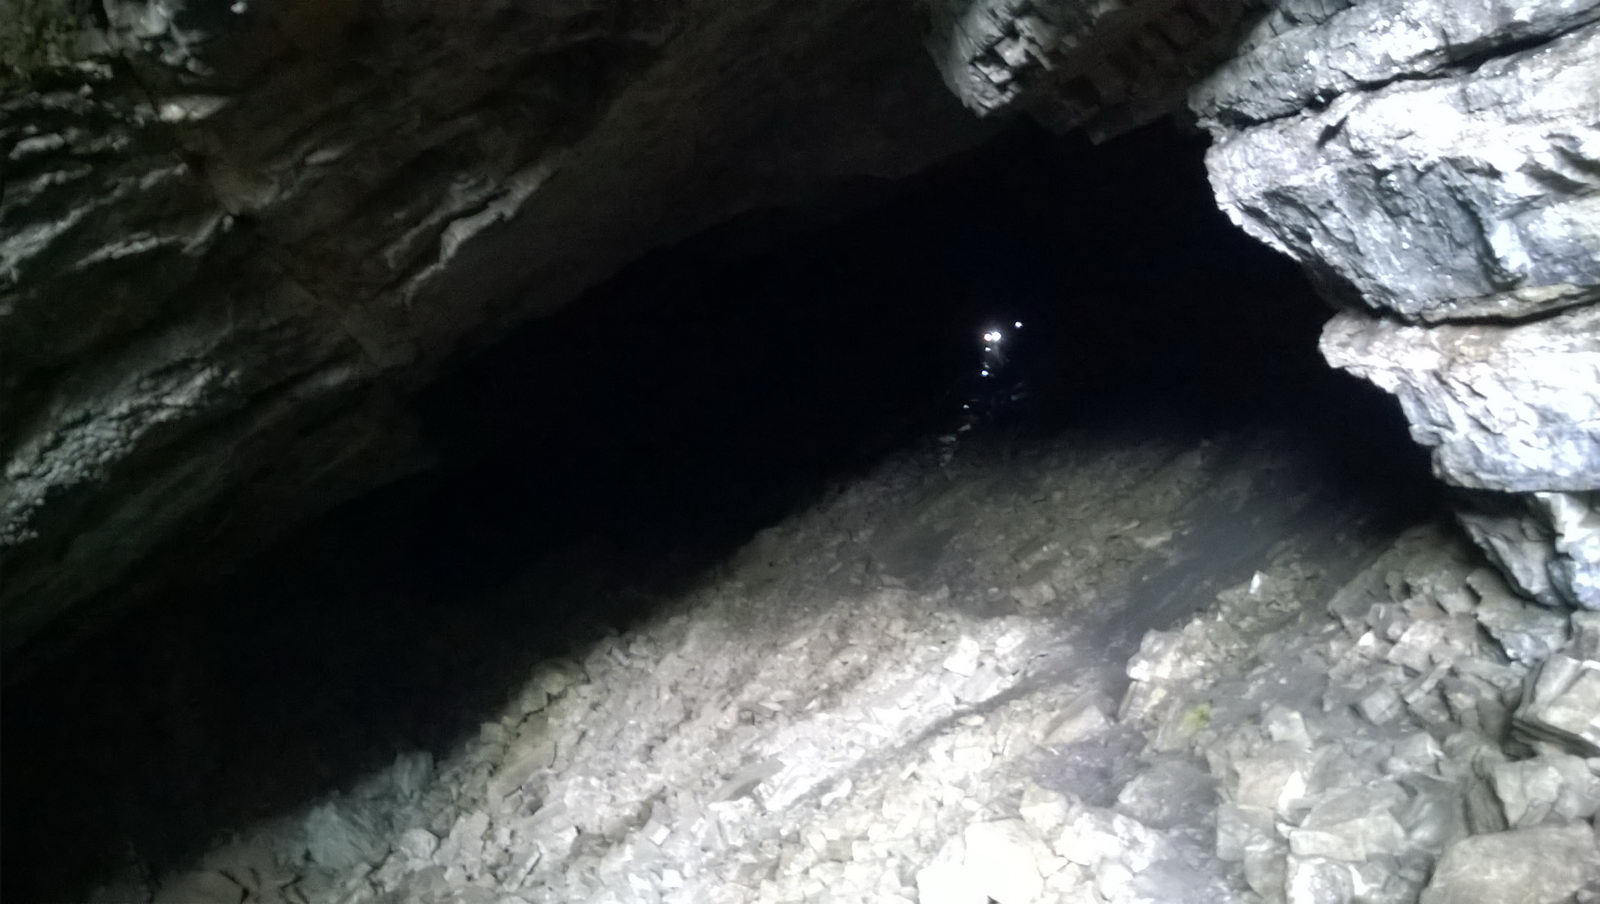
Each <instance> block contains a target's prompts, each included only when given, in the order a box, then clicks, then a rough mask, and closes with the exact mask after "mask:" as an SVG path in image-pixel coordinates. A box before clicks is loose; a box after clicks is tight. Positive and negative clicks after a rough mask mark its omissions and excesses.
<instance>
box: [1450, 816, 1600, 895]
mask: <svg viewBox="0 0 1600 904" xmlns="http://www.w3.org/2000/svg"><path fill="white" fill-rule="evenodd" d="M1596 881H1600V843H1597V841H1596V838H1595V832H1594V829H1593V828H1592V827H1591V826H1589V825H1587V824H1585V823H1581V822H1579V823H1569V824H1567V825H1561V826H1539V827H1537V828H1531V829H1515V830H1512V831H1509V832H1497V833H1495V834H1492V835H1475V836H1473V837H1471V838H1463V839H1461V840H1460V841H1457V842H1455V843H1454V844H1452V845H1451V846H1450V847H1449V848H1448V849H1447V850H1446V851H1445V852H1444V856H1442V857H1440V858H1439V863H1438V866H1437V867H1436V868H1435V870H1434V874H1433V879H1432V881H1430V882H1429V883H1428V887H1427V888H1426V889H1425V890H1424V891H1423V892H1422V900H1421V904H1507V902H1512V901H1515V902H1526V904H1559V902H1562V901H1566V900H1570V899H1571V897H1572V895H1573V894H1575V893H1576V892H1577V891H1578V890H1579V889H1581V888H1583V887H1584V885H1585V884H1587V883H1593V882H1596Z"/></svg>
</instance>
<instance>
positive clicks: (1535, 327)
mask: <svg viewBox="0 0 1600 904" xmlns="http://www.w3.org/2000/svg"><path fill="white" fill-rule="evenodd" d="M1596 59H1600V55H1597V57H1596ZM1597 76H1600V73H1597ZM1597 278H1600V277H1597ZM1322 351H1323V354H1324V355H1325V356H1326V357H1327V359H1328V362H1329V363H1330V364H1332V365H1334V366H1335V367H1340V368H1344V369H1345V370H1349V371H1351V372H1352V373H1354V374H1356V375H1357V376H1360V377H1363V378H1365V379H1367V380H1371V381H1372V382H1374V383H1376V384H1377V385H1378V386H1380V387H1382V388H1383V389H1385V390H1387V391H1388V392H1390V393H1393V394H1394V395H1395V396H1396V397H1397V398H1398V399H1399V400H1400V405H1401V407H1402V408H1403V409H1404V410H1405V413H1406V419H1407V420H1408V421H1410V422H1411V434H1412V437H1413V438H1414V439H1416V440H1417V441H1418V442H1420V443H1422V444H1423V445H1425V446H1427V447H1429V448H1430V449H1431V450H1432V451H1433V465H1434V472H1435V473H1436V474H1438V475H1439V476H1440V477H1442V478H1444V479H1445V480H1447V481H1449V482H1450V483H1453V484H1455V485H1457V486H1463V487H1473V488H1479V489H1489V490H1501V491H1529V492H1532V491H1539V492H1543V491H1550V490H1568V491H1586V490H1592V489H1594V488H1595V486H1594V484H1595V482H1596V481H1597V480H1600V428H1597V427H1596V426H1595V425H1596V424H1597V423H1600V307H1588V308H1579V309H1575V310H1572V311H1568V312H1566V313H1563V314H1560V315H1557V316H1554V317H1550V318H1548V319H1545V320H1541V321H1537V322H1535V323H1527V324H1521V325H1516V326H1505V325H1490V324H1472V325H1443V326H1434V327H1425V326H1401V325H1397V324H1394V323H1391V322H1389V321H1387V320H1382V319H1378V318H1374V317H1369V316H1365V315H1362V314H1357V313H1354V312H1346V313H1343V314H1340V315H1338V316H1337V317H1335V318H1334V319H1333V320H1332V321H1330V322H1329V324H1328V326H1327V327H1326V328H1325V329H1324V331H1323V336H1322Z"/></svg>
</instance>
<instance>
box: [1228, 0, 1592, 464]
mask: <svg viewBox="0 0 1600 904" xmlns="http://www.w3.org/2000/svg"><path fill="white" fill-rule="evenodd" d="M1391 5H1392V4H1376V5H1375V8H1374V9H1373V12H1374V13H1378V14H1379V21H1380V22H1381V23H1382V24H1381V26H1380V27H1381V28H1384V29H1387V27H1388V25H1389V23H1387V22H1386V21H1383V20H1382V14H1381V13H1380V12H1379V10H1381V9H1383V8H1387V7H1390V6H1391ZM1440 5H1446V4H1440ZM1497 5H1498V4H1497ZM1541 5H1543V6H1545V7H1546V8H1549V7H1550V6H1551V5H1550V4H1532V5H1530V8H1537V7H1538V6H1541ZM1585 5H1587V4H1585ZM1569 8H1570V7H1569ZM1587 14H1589V15H1591V16H1592V10H1591V11H1589V12H1588V13H1587ZM1434 28H1435V26H1434V24H1433V23H1431V22H1429V23H1426V24H1422V25H1420V26H1413V25H1409V24H1408V25H1402V26H1401V27H1398V28H1394V29H1393V31H1392V32H1389V33H1390V34H1392V35H1393V36H1395V37H1399V38H1410V37H1412V36H1413V35H1417V36H1421V37H1422V38H1423V39H1424V40H1425V41H1433V42H1435V43H1436V44H1445V43H1448V41H1449V39H1450V38H1451V37H1453V36H1452V35H1450V34H1449V32H1448V30H1447V29H1444V28H1440V29H1438V30H1437V31H1434V30H1433V29H1434ZM1597 41H1600V28H1596V27H1593V26H1590V27H1586V28H1580V29H1577V30H1575V31H1571V32H1568V33H1566V34H1564V35H1562V36H1560V37H1557V38H1555V39H1554V40H1552V41H1550V42H1548V43H1546V44H1543V45H1541V46H1539V47H1537V48H1535V49H1531V50H1526V51H1522V52H1516V50H1515V47H1514V45H1513V46H1510V47H1508V48H1507V50H1506V52H1504V53H1503V54H1502V55H1499V56H1496V57H1495V58H1493V59H1490V60H1489V61H1488V62H1486V63H1484V64H1483V65H1480V66H1477V67H1475V68H1473V69H1470V70H1465V71H1457V72H1455V73H1452V76H1453V77H1450V78H1438V79H1421V80H1400V81H1395V82H1391V83H1388V84H1382V85H1378V86H1374V87H1372V88H1367V89H1365V90H1361V91H1358V92H1353V93H1350V94H1345V95H1341V96H1339V97H1337V98H1334V99H1332V101H1331V103H1328V105H1327V106H1326V107H1325V108H1320V109H1309V110H1306V111H1304V112H1301V113H1300V114H1299V115H1293V116H1288V117H1284V118H1280V119H1273V120H1271V121H1270V122H1265V123H1261V124H1259V125H1253V126H1248V127H1246V128H1243V129H1242V130H1239V131H1234V130H1233V129H1231V128H1230V127H1228V126H1226V125H1224V124H1221V123H1220V122H1219V123H1218V124H1216V125H1214V126H1213V134H1214V136H1215V137H1216V138H1217V139H1218V140H1217V142H1216V144H1215V145H1214V146H1213V147H1212V149H1211V151H1210V152H1209V153H1208V155H1207V167H1208V169H1209V170H1210V172H1211V175H1212V183H1213V185H1214V186H1215V188H1216V190H1217V200H1218V202H1219V203H1220V204H1221V205H1222V207H1223V209H1224V210H1225V211H1227V212H1228V214H1229V215H1230V216H1231V217H1233V219H1234V221H1235V222H1237V223H1239V224H1240V225H1241V226H1242V227H1244V228H1245V230H1246V231H1248V232H1250V233H1251V234H1252V235H1255V236H1256V237H1258V238H1260V239H1261V240H1262V241H1265V242H1267V243H1268V244H1271V245H1273V246H1274V247H1277V248H1279V249H1282V250H1283V251H1285V252H1286V253H1288V254H1290V255H1292V256H1293V257H1295V258H1296V259H1298V260H1300V261H1302V262H1304V263H1307V264H1308V265H1310V266H1312V267H1314V268H1316V269H1317V270H1318V271H1319V272H1320V273H1321V274H1322V275H1323V276H1324V277H1325V278H1326V280H1327V282H1328V283H1329V284H1330V285H1332V284H1335V283H1336V284H1338V285H1339V286H1341V287H1343V289H1342V292H1341V294H1342V295H1343V297H1344V298H1345V300H1348V301H1355V300H1357V299H1359V300H1361V301H1364V302H1365V303H1366V304H1368V305H1370V306H1371V307H1373V308H1374V309H1377V310H1381V311H1386V312H1391V313H1393V314H1398V315H1400V316H1402V317H1404V318H1406V319H1414V320H1424V321H1438V320H1443V319H1449V318H1465V317H1513V318H1514V317H1525V316H1529V315H1532V314H1539V313H1549V312H1552V311H1555V310H1559V309H1561V308H1564V307H1570V306H1572V305H1576V304H1580V303H1583V302H1587V301H1593V300H1595V298H1596V294H1597V291H1600V290H1597V286H1600V259H1597V258H1596V256H1595V255H1594V254H1593V251H1592V248H1589V247H1586V245H1585V241H1586V239H1585V238H1584V235H1585V230H1586V227H1585V226H1584V225H1583V224H1585V223H1591V222H1593V220H1592V218H1593V216H1594V215H1595V204H1596V203H1597V202H1596V201H1595V196H1594V194H1593V185H1594V176H1593V173H1592V164H1593V160H1594V156H1593V155H1594V150H1593V148H1594V147H1595V138H1594V134H1595V130H1596V129H1597V128H1600V126H1596V125H1595V123H1596V122H1597V120H1596V119H1595V111H1596V105H1597V104H1600V100H1597V99H1596V97H1595V93H1594V91H1593V86H1594V85H1595V84H1596V82H1597V81H1600V53H1596V52H1595V46H1596V43H1597ZM1496 43H1500V44H1503V45H1504V44H1508V43H1509V42H1508V41H1507V40H1506V38H1505V37H1503V36H1500V35H1489V36H1487V37H1486V40H1485V45H1486V46H1490V47H1492V46H1494V44H1496ZM1360 52H1361V53H1363V54H1365V53H1370V52H1376V49H1375V48H1372V49H1369V48H1363V49H1362V50H1361V51H1360ZM1296 65H1300V61H1296ZM1535 86H1536V87H1537V90H1532V89H1533V88H1534V87H1535ZM1204 103H1205V100H1204V98H1201V99H1200V108H1199V109H1198V111H1197V112H1199V113H1200V115H1201V117H1202V119H1205V118H1207V117H1211V116H1214V115H1215V113H1216V111H1214V110H1209V109H1206V108H1205V107H1204ZM1418 123H1426V124H1427V127H1426V128H1418V127H1417V124H1418ZM1405 335H1406V336H1407V340H1410V339H1413V338H1416V337H1415V336H1413V335H1412V334H1405ZM1464 351H1465V350H1464V349H1460V347H1459V346H1458V353H1459V352H1464ZM1420 354H1422V355H1426V354H1427V353H1426V352H1423V353H1420ZM1413 360H1417V361H1419V362H1420V357H1419V358H1416V359H1413ZM1580 360H1581V359H1580ZM1550 363H1552V364H1553V363H1554V361H1551V362H1550ZM1573 363H1578V362H1577V361H1574V362H1573ZM1548 373H1549V374H1550V375H1551V378H1552V379H1554V380H1555V381H1556V382H1557V383H1558V384H1563V385H1569V386H1570V387H1571V388H1572V389H1573V390H1575V391H1579V392H1581V391H1582V386H1581V385H1579V384H1578V383H1577V379H1578V378H1579V377H1581V376H1582V375H1583V370H1580V372H1579V374H1577V375H1575V376H1574V377H1572V378H1568V377H1567V376H1566V375H1565V374H1564V373H1562V372H1561V371H1560V370H1559V369H1555V370H1551V371H1549V372H1548ZM1591 385H1592V383H1591ZM1528 388H1529V389H1533V387H1532V386H1529V387H1528ZM1534 401H1535V403H1536V404H1534V405H1531V406H1530V408H1531V409H1532V410H1530V411H1529V414H1530V415H1531V414H1532V413H1533V412H1534V411H1539V410H1541V409H1544V408H1545V405H1547V404H1548V402H1547V403H1545V405H1541V404H1537V402H1538V400H1537V399H1536V400H1534ZM1568 410H1571V409H1568ZM1544 413H1545V414H1546V415H1547V416H1548V415H1555V414H1556V411H1551V410H1548V409H1545V411H1544ZM1501 420H1503V418H1502V419H1501ZM1527 452H1528V453H1529V454H1534V453H1535V450H1527ZM1539 454H1541V455H1544V456H1549V457H1554V458H1557V459H1558V460H1562V461H1564V462H1567V463H1569V464H1577V463H1578V461H1580V460H1581V459H1579V460H1571V459H1562V458H1560V456H1561V455H1562V454H1567V455H1570V454H1571V452H1570V451H1566V452H1564V453H1563V452H1561V451H1560V450H1556V451H1555V452H1553V453H1539ZM1590 473H1593V472H1592V471H1591V472H1590ZM1564 476H1565V478H1566V481H1567V483H1568V484H1569V485H1567V486H1562V485H1558V484H1555V483H1550V484H1546V485H1542V486H1534V487H1525V486H1522V487H1515V489H1539V490H1554V489H1592V487H1586V486H1571V485H1570V483H1571V482H1572V481H1574V479H1575V478H1576V474H1575V473H1574V472H1570V471H1569V472H1566V473H1565V474H1564ZM1452 477H1454V475H1453V474H1452ZM1497 484H1498V485H1499V486H1498V488H1501V489H1507V488H1511V487H1506V486H1504V485H1503V479H1502V480H1501V481H1497ZM1467 485H1491V484H1489V483H1487V482H1484V483H1481V484H1467Z"/></svg>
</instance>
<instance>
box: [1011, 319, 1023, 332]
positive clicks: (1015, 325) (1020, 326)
mask: <svg viewBox="0 0 1600 904" xmlns="http://www.w3.org/2000/svg"><path fill="white" fill-rule="evenodd" d="M1011 325H1012V326H1014V327H1016V328H1017V329H1019V330H1020V329H1022V321H1020V320H1018V321H1017V322H1015V323H1013V324H1011Z"/></svg>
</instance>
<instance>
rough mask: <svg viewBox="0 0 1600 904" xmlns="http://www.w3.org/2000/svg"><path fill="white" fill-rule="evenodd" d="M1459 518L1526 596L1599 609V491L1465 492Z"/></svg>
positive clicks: (1551, 602) (1458, 514)
mask: <svg viewBox="0 0 1600 904" xmlns="http://www.w3.org/2000/svg"><path fill="white" fill-rule="evenodd" d="M1457 517H1458V518H1459V519H1460V520H1461V524H1462V526H1464V527H1465V528H1466V529H1467V532H1468V533H1469V534H1471V535H1472V539H1473V540H1474V541H1475V542H1476V543H1477V544H1478V545H1479V546H1481V547H1483V549H1484V550H1485V551H1486V552H1487V553H1488V554H1489V557H1490V559H1491V560H1492V561H1493V562H1494V563H1495V565H1496V566H1498V567H1499V568H1500V570H1501V571H1502V572H1504V573H1505V575H1506V577H1507V579H1508V580H1510V581H1511V583H1512V584H1514V585H1515V586H1516V587H1517V589H1518V590H1519V591H1521V592H1522V593H1523V594H1524V595H1526V596H1528V597H1529V598H1531V599H1533V600H1536V601H1538V602H1540V603H1543V604H1544V605H1546V606H1562V605H1575V606H1581V607H1583V608H1586V609H1591V610H1593V609H1600V494H1596V493H1593V492H1590V493H1531V494H1527V495H1522V496H1508V495H1506V494H1501V493H1488V492H1481V493H1471V494H1463V495H1462V496H1461V497H1460V499H1459V501H1458V506H1457Z"/></svg>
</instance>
